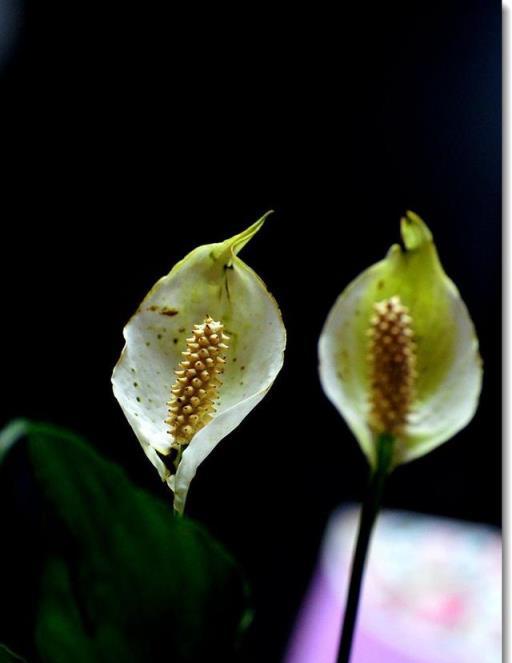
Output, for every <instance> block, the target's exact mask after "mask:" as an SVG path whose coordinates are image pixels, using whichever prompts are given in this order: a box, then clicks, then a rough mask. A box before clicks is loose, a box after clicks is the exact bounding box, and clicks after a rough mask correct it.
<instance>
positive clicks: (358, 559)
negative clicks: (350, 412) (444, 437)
mask: <svg viewBox="0 0 512 663" xmlns="http://www.w3.org/2000/svg"><path fill="white" fill-rule="evenodd" d="M393 443H394V438H393V437H392V436H391V435H387V434H384V435H381V436H380V437H379V439H378V442H377V449H378V451H377V455H378V458H377V467H376V468H375V469H374V470H373V471H372V474H371V477H370V484H369V487H368V492H367V494H366V499H365V501H364V503H363V507H362V510H361V516H360V520H359V532H358V534H357V543H356V549H355V551H354V557H353V559H352V570H351V575H350V585H349V589H348V595H347V602H346V605H345V616H344V619H343V629H342V631H341V640H340V648H339V652H338V659H337V663H349V661H350V652H351V650H352V640H353V637H354V628H355V625H356V620H357V610H358V607H359V597H360V594H361V582H362V579H363V573H364V567H365V563H366V558H367V556H368V549H369V543H370V537H371V534H372V530H373V525H374V524H375V520H376V518H377V513H378V511H379V507H380V502H381V498H382V493H383V490H384V484H385V482H386V477H387V475H388V472H389V469H390V465H391V460H392V457H393Z"/></svg>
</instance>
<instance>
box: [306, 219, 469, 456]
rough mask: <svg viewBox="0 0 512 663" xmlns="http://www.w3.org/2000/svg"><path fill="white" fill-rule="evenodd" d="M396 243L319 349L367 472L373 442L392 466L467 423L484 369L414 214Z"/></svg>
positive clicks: (340, 310) (353, 291) (340, 305)
mask: <svg viewBox="0 0 512 663" xmlns="http://www.w3.org/2000/svg"><path fill="white" fill-rule="evenodd" d="M401 234H402V239H403V242H404V246H405V249H402V248H401V247H400V246H398V245H393V246H392V247H391V249H390V250H389V252H388V254H387V256H386V257H385V258H384V260H381V261H380V262H378V263H376V264H375V265H373V266H371V267H369V268H368V269H366V270H365V271H364V272H362V274H360V275H359V276H358V277H357V278H356V279H355V280H354V281H353V282H352V283H351V284H350V285H349V286H348V287H347V288H346V289H345V290H344V291H343V292H342V293H341V295H340V296H339V298H338V299H337V301H336V302H335V304H334V306H333V308H332V309H331V311H330V313H329V315H328V318H327V321H326V323H325V326H324V328H323V331H322V334H321V337H320V343H319V358H320V378H321V382H322V385H323V388H324V391H325V393H326V394H327V396H328V397H329V399H330V400H331V401H332V402H333V404H334V405H335V406H336V407H337V409H338V410H339V411H340V413H341V414H342V415H343V417H344V418H345V420H346V421H347V424H348V425H349V427H350V428H351V430H352V432H353V433H354V435H355V436H356V438H357V440H358V441H359V443H360V445H361V447H362V449H363V451H364V453H365V454H366V456H367V457H368V460H369V462H370V464H371V465H372V466H374V467H375V465H376V463H377V444H378V439H379V436H382V435H392V436H393V437H394V438H395V444H394V452H393V453H394V456H393V461H392V464H393V465H397V464H399V463H403V462H406V461H409V460H412V459H413V458H417V457H419V456H421V455H423V454H425V453H427V452H428V451H430V450H431V449H433V448H435V447H436V446H438V445H439V444H441V443H442V442H444V441H446V440H448V439H449V438H450V437H452V436H453V435H455V433H457V431H459V430H460V429H461V428H463V427H464V426H465V425H466V424H467V423H468V422H469V421H470V420H471V418H472V417H473V414H474V413H475V410H476V407H477V404H478V398H479V394H480V390H481V382H482V367H481V360H480V356H479V353H478V340H477V337H476V334H475V330H474V327H473V323H472V322H471V319H470V317H469V314H468V311H467V309H466V306H465V304H464V302H463V301H462V299H461V297H460V295H459V292H458V290H457V288H456V287H455V285H454V284H453V282H452V281H451V280H450V279H449V278H448V277H447V276H446V274H445V272H444V270H443V267H442V265H441V263H440V261H439V257H438V254H437V250H436V247H435V244H434V242H433V239H432V234H431V232H430V230H429V229H428V227H427V226H426V224H425V223H424V222H423V221H422V220H421V219H420V218H419V217H418V216H417V215H416V214H414V213H413V212H407V214H406V216H405V217H404V218H403V219H402V221H401Z"/></svg>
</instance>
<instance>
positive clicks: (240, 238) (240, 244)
mask: <svg viewBox="0 0 512 663" xmlns="http://www.w3.org/2000/svg"><path fill="white" fill-rule="evenodd" d="M273 213H274V210H268V212H265V214H263V216H261V217H260V218H259V219H258V220H257V221H255V222H254V223H253V224H252V225H250V226H249V227H248V228H246V229H245V230H243V231H242V232H241V233H240V234H238V235H235V237H233V238H232V239H231V240H229V241H230V244H231V251H232V253H233V255H235V256H236V255H237V254H238V252H239V251H241V250H242V249H243V248H244V246H245V245H246V244H247V242H249V240H251V239H252V238H253V237H254V235H255V234H256V233H257V232H258V230H260V228H261V227H262V226H263V224H264V223H265V221H266V219H267V217H268V216H270V214H273Z"/></svg>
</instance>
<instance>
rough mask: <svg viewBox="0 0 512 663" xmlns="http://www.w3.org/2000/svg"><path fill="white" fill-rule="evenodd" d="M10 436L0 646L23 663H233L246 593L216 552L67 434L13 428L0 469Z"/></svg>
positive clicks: (196, 530) (2, 494)
mask: <svg viewBox="0 0 512 663" xmlns="http://www.w3.org/2000/svg"><path fill="white" fill-rule="evenodd" d="M12 426H14V427H16V426H17V427H18V428H12ZM12 431H14V438H16V440H17V441H16V444H15V445H14V446H13V447H12V448H10V450H7V451H5V453H4V458H3V463H2V466H1V467H0V499H1V507H0V511H1V514H2V522H3V525H4V532H3V537H2V540H3V545H2V547H1V549H0V550H1V552H0V561H1V567H0V569H1V570H0V573H1V575H2V577H1V579H0V582H1V584H2V594H1V603H2V607H1V609H0V640H2V641H3V642H5V643H6V644H7V645H8V646H9V647H12V648H13V649H14V650H15V651H17V652H19V653H20V654H22V655H23V656H24V657H26V658H27V660H28V661H31V662H32V661H44V662H45V663H70V662H72V663H90V662H93V661H94V662H95V663H110V662H113V661H123V663H130V662H133V663H136V662H137V663H138V662H142V661H162V662H163V661H169V662H172V661H177V662H180V661H184V662H185V661H203V660H205V661H206V660H214V659H215V660H222V661H231V660H234V659H235V643H236V641H237V640H238V638H239V636H240V631H241V624H242V622H243V621H244V618H245V617H246V614H247V613H246V600H245V598H246V597H245V587H244V583H243V579H242V577H241V575H240V572H239V570H238V568H237V566H236V564H235V563H234V561H233V560H232V558H231V557H230V556H229V555H228V554H227V553H226V552H225V551H224V550H223V549H222V548H221V546H220V545H219V544H217V543H216V542H215V541H213V540H212V539H211V538H210V537H209V536H208V535H207V534H206V532H205V531H204V530H203V529H202V528H200V527H199V526H198V525H196V524H194V523H192V522H191V521H189V520H187V519H180V518H174V517H173V513H172V509H171V500H170V499H169V504H164V503H161V502H160V501H159V500H157V499H155V498H153V497H152V496H150V495H148V494H146V493H144V492H143V491H142V490H140V489H138V488H136V487H135V486H134V485H133V484H131V483H130V481H129V480H128V479H127V478H126V476H125V475H124V473H123V472H122V471H121V470H120V469H119V468H118V467H117V466H115V465H113V464H111V463H109V462H106V461H105V460H103V459H102V458H100V457H99V456H98V455H97V454H96V453H95V452H94V451H93V450H92V449H91V448H90V447H89V446H87V445H86V444H85V443H84V442H82V441H81V440H80V439H78V438H77V437H76V436H74V435H72V434H70V433H69V432H66V431H62V430H59V429H55V428H53V427H50V426H46V425H39V424H32V423H28V422H21V423H20V422H16V423H15V424H13V425H11V428H10V431H9V429H7V431H6V433H4V435H3V438H0V459H1V458H2V453H3V450H2V446H3V447H4V448H5V447H6V445H7V444H8V443H10V441H11V440H9V439H8V438H9V433H12ZM11 437H13V435H11ZM2 439H3V442H4V444H3V445H2ZM1 656H2V652H0V662H3V660H4V659H3V658H1ZM5 660H6V661H7V660H15V659H8V658H7V659H5Z"/></svg>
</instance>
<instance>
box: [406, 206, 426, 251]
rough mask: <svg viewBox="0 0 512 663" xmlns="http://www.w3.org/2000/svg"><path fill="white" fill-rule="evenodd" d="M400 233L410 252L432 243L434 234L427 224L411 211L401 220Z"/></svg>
mask: <svg viewBox="0 0 512 663" xmlns="http://www.w3.org/2000/svg"><path fill="white" fill-rule="evenodd" d="M400 232H401V235H402V239H403V242H404V245H405V248H406V249H407V250H408V251H413V250H414V249H418V248H419V247H420V246H422V245H423V244H426V243H427V242H431V241H432V233H431V232H430V229H429V227H428V226H427V224H426V223H425V222H424V221H423V220H422V219H421V218H420V217H419V216H418V215H417V214H416V213H415V212H412V211H411V210H407V211H406V212H405V216H403V217H402V218H401V219H400Z"/></svg>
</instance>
